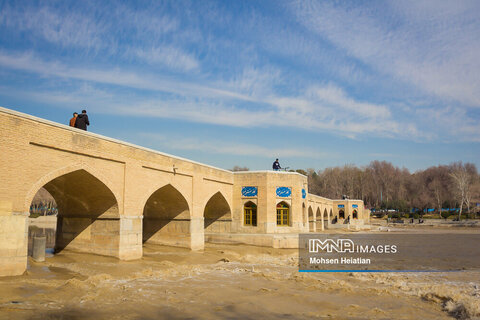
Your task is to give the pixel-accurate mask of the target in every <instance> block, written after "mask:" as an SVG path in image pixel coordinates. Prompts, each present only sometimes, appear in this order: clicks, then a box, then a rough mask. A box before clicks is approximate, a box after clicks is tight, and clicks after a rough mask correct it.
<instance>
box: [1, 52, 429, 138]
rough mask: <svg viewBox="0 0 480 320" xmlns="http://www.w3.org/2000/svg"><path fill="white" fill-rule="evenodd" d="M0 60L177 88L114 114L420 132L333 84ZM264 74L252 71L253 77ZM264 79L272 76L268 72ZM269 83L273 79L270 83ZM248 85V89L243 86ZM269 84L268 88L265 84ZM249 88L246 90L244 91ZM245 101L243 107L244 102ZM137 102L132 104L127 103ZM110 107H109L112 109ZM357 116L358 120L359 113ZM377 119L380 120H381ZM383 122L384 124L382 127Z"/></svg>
mask: <svg viewBox="0 0 480 320" xmlns="http://www.w3.org/2000/svg"><path fill="white" fill-rule="evenodd" d="M0 65H3V66H4V67H7V68H15V69H20V70H24V71H28V72H35V73H40V74H42V75H44V76H56V77H64V78H69V79H78V80H84V81H90V82H93V83H105V84H111V85H119V86H126V87H130V88H137V89H142V90H145V89H147V90H152V91H154V92H158V93H170V94H175V95H176V97H175V98H173V99H172V98H167V97H163V98H162V99H159V100H152V99H149V98H139V100H136V101H131V104H130V105H127V104H125V103H121V104H117V103H115V104H113V103H111V104H110V105H112V108H115V112H116V113H117V114H129V115H136V116H156V117H167V118H178V119H190V121H195V122H204V123H213V124H221V125H228V126H250V127H252V126H287V127H296V128H302V129H309V130H329V131H334V132H339V133H340V134H342V135H345V136H348V137H354V136H355V135H357V134H362V133H380V132H381V133H382V134H384V135H387V136H393V135H401V134H404V133H408V134H416V135H419V134H420V133H419V132H417V131H415V130H414V128H413V127H412V126H410V127H411V128H410V129H412V130H410V131H408V130H406V131H405V130H404V129H402V128H401V126H400V125H399V124H398V123H397V122H396V121H395V120H393V119H392V118H391V117H390V113H389V111H388V107H386V106H382V105H375V104H371V103H363V102H357V101H355V100H354V99H352V98H350V97H348V96H347V95H346V93H345V92H344V91H343V90H341V89H339V88H337V87H335V86H333V85H332V84H330V85H328V86H326V87H321V86H317V87H312V88H311V89H308V90H306V92H304V93H300V94H299V95H295V96H282V95H279V94H277V93H273V92H274V90H273V88H269V87H268V83H270V82H268V81H265V82H264V83H265V84H264V86H265V88H263V89H261V90H262V92H270V95H265V96H263V95H260V94H258V92H257V91H254V92H252V91H251V90H248V88H249V87H251V85H250V84H249V83H248V82H249V81H250V80H241V81H240V84H241V85H240V87H239V88H238V89H240V90H239V91H246V93H242V92H238V91H234V90H233V89H236V86H235V85H232V83H235V80H234V81H233V82H232V81H226V82H223V83H222V82H220V81H217V80H216V81H214V82H212V83H208V82H205V83H203V84H197V83H193V82H188V81H181V80H175V79H171V78H162V77H159V76H156V75H153V74H148V73H144V74H142V75H139V74H137V73H135V72H125V71H120V70H101V69H87V68H76V67H68V66H65V65H63V64H61V63H58V62H46V61H42V60H40V59H38V58H36V57H35V56H34V55H32V54H24V55H15V56H14V55H9V54H5V53H2V52H0ZM258 78H262V76H260V75H256V76H255V77H254V80H253V81H252V82H253V83H255V81H257V80H256V79H258ZM263 79H273V77H271V75H267V76H265V77H263ZM270 85H272V84H271V83H270ZM245 88H247V90H244V89H245ZM267 88H269V89H267ZM248 91H250V92H248ZM245 103H246V104H247V106H246V107H242V106H243V105H244V104H245ZM252 103H255V104H261V105H263V107H262V108H250V107H249V105H250V104H252ZM132 104H133V105H135V108H132V107H131V105H132ZM110 111H113V110H110ZM359 116H361V121H359V120H358V117H359ZM379 121H381V122H379ZM385 126H386V127H387V128H388V130H385Z"/></svg>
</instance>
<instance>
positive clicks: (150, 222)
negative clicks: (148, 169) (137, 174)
mask: <svg viewBox="0 0 480 320" xmlns="http://www.w3.org/2000/svg"><path fill="white" fill-rule="evenodd" d="M189 236H190V210H189V207H188V203H187V200H186V199H185V197H184V196H183V195H182V194H181V193H180V191H178V190H177V189H176V188H175V187H173V186H172V185H171V184H167V185H166V186H163V187H161V188H160V189H158V190H157V191H155V192H154V193H153V194H152V195H151V196H150V197H149V198H148V200H147V202H146V203H145V207H144V209H143V237H142V241H143V243H145V242H150V243H156V244H164V245H171V246H181V247H189V246H190V241H189Z"/></svg>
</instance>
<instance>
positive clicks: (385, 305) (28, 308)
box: [0, 245, 480, 319]
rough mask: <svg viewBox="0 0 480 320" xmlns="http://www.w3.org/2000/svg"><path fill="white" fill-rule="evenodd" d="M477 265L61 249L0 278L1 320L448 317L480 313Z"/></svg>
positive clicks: (241, 251)
mask: <svg viewBox="0 0 480 320" xmlns="http://www.w3.org/2000/svg"><path fill="white" fill-rule="evenodd" d="M479 282H480V270H465V271H462V272H455V273H435V274H429V273H423V274H391V273H389V274H363V273H359V274H338V273H336V274H330V273H323V274H314V273H299V272H298V271H297V251H296V250H286V249H283V250H278V249H271V248H259V247H252V246H243V245H242V246H225V245H207V248H206V249H205V251H204V252H191V251H189V250H186V249H179V248H171V247H162V246H154V245H147V246H146V247H145V257H144V258H143V259H142V260H140V261H132V262H122V261H118V260H116V259H113V258H109V257H102V256H95V255H88V254H78V253H73V252H62V253H61V254H59V255H56V256H54V257H50V258H48V259H47V261H46V262H45V263H35V262H30V268H29V270H28V272H27V273H26V274H25V275H23V276H19V277H10V278H2V279H0V318H1V319H84V318H96V319H107V318H108V319H224V318H228V319H307V318H320V319H329V318H331V319H451V318H475V317H479V316H480V305H479V300H480V287H479V286H480V284H479Z"/></svg>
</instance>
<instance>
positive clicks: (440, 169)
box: [296, 161, 480, 218]
mask: <svg viewBox="0 0 480 320" xmlns="http://www.w3.org/2000/svg"><path fill="white" fill-rule="evenodd" d="M296 171H297V172H299V173H302V174H305V175H307V176H308V178H309V179H308V183H309V186H308V189H309V192H310V193H313V194H318V195H320V196H324V197H327V198H330V199H339V198H341V197H342V196H347V197H348V198H351V199H361V200H363V201H364V203H365V205H366V206H367V207H369V208H373V209H377V210H382V209H383V210H388V209H394V210H398V211H399V212H411V211H412V209H413V210H414V211H415V210H417V211H421V212H423V210H424V209H427V208H435V211H436V212H437V213H440V212H442V208H443V209H445V208H455V209H457V208H458V209H459V210H457V211H459V218H460V214H461V213H463V212H468V213H470V212H476V211H478V207H477V206H476V203H477V202H480V176H479V174H478V171H477V168H476V166H475V165H474V164H472V163H462V162H454V163H451V164H449V165H439V166H432V167H429V168H427V169H425V170H420V171H416V172H414V173H411V172H410V171H409V170H408V169H406V168H399V167H396V166H394V165H393V164H392V163H390V162H386V161H372V162H371V163H370V164H369V165H367V166H365V167H357V166H354V165H345V166H343V167H331V168H326V169H324V170H318V171H315V170H314V169H308V170H306V171H305V170H296Z"/></svg>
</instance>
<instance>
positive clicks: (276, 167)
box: [272, 159, 282, 171]
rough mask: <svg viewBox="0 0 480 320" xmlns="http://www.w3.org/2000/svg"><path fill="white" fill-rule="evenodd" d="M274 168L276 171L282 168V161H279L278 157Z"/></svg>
mask: <svg viewBox="0 0 480 320" xmlns="http://www.w3.org/2000/svg"><path fill="white" fill-rule="evenodd" d="M272 168H273V170H274V171H278V170H280V169H282V167H280V162H278V159H276V160H275V162H274V163H273V165H272Z"/></svg>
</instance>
